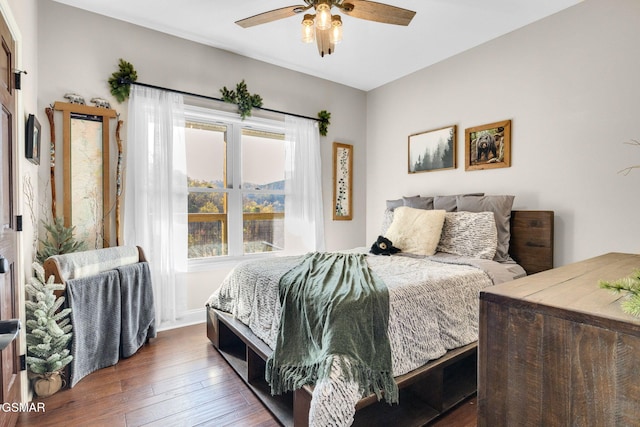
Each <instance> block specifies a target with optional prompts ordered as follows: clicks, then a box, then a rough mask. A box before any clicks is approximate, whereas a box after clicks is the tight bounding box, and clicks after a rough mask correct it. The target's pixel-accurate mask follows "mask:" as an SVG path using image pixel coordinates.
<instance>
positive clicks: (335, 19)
mask: <svg viewBox="0 0 640 427" xmlns="http://www.w3.org/2000/svg"><path fill="white" fill-rule="evenodd" d="M329 40H331V44H337V43H340V42H341V41H342V18H341V17H340V15H333V16H332V17H331V33H329Z"/></svg>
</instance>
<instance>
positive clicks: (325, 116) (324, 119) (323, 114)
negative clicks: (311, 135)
mask: <svg viewBox="0 0 640 427" xmlns="http://www.w3.org/2000/svg"><path fill="white" fill-rule="evenodd" d="M318 118H319V119H320V125H319V126H320V135H322V136H327V130H329V125H330V124H331V122H330V121H329V119H331V113H330V112H328V111H327V110H322V111H320V112H319V113H318Z"/></svg>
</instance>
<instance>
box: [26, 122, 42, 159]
mask: <svg viewBox="0 0 640 427" xmlns="http://www.w3.org/2000/svg"><path fill="white" fill-rule="evenodd" d="M25 141H26V143H25V144H26V145H25V157H26V158H27V159H28V160H29V161H30V162H31V163H35V164H36V165H39V164H40V122H38V119H37V118H36V116H34V115H33V114H29V118H28V119H27V132H26V138H25Z"/></svg>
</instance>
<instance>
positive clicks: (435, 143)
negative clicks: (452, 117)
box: [409, 125, 456, 173]
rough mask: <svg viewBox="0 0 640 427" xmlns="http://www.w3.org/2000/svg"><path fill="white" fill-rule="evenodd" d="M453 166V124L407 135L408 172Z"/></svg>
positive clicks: (452, 167)
mask: <svg viewBox="0 0 640 427" xmlns="http://www.w3.org/2000/svg"><path fill="white" fill-rule="evenodd" d="M455 168H456V126H455V125H453V126H447V127H444V128H440V129H434V130H429V131H426V132H421V133H416V134H413V135H409V173H416V172H431V171H435V170H444V169H455Z"/></svg>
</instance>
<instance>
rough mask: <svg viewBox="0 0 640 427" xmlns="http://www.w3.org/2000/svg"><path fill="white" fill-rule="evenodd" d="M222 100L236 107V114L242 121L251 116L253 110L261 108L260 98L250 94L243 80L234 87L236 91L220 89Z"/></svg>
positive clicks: (225, 88)
mask: <svg viewBox="0 0 640 427" xmlns="http://www.w3.org/2000/svg"><path fill="white" fill-rule="evenodd" d="M220 93H222V100H223V101H224V102H229V103H231V104H236V105H237V106H238V114H240V117H241V118H242V120H244V119H246V118H247V117H249V116H250V115H251V110H252V109H253V108H260V107H262V97H261V96H260V95H257V94H254V95H252V94H250V93H249V91H248V90H247V84H246V83H245V82H244V79H243V80H242V81H241V82H240V83H238V84H237V85H236V90H229V89H227V87H226V86H224V87H223V88H222V89H220Z"/></svg>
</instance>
